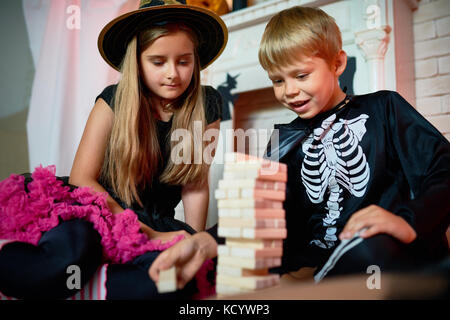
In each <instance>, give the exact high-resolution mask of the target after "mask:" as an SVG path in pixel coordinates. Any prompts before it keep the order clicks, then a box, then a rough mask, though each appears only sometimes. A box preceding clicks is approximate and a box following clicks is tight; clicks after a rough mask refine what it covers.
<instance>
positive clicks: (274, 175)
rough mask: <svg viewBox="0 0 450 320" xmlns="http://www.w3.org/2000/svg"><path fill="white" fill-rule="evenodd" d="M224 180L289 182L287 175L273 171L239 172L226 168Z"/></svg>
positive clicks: (250, 169)
mask: <svg viewBox="0 0 450 320" xmlns="http://www.w3.org/2000/svg"><path fill="white" fill-rule="evenodd" d="M223 178H224V179H227V180H234V179H261V180H270V181H281V182H286V181H287V173H286V172H280V171H273V170H269V169H267V170H263V169H257V168H246V167H243V168H240V169H239V170H230V169H229V168H225V170H224V172H223Z"/></svg>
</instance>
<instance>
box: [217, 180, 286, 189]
mask: <svg viewBox="0 0 450 320" xmlns="http://www.w3.org/2000/svg"><path fill="white" fill-rule="evenodd" d="M237 187H239V188H256V189H264V190H266V189H267V190H277V191H285V190H286V182H281V181H267V180H259V179H236V180H224V179H222V180H219V184H218V188H219V189H221V190H223V189H235V188H237Z"/></svg>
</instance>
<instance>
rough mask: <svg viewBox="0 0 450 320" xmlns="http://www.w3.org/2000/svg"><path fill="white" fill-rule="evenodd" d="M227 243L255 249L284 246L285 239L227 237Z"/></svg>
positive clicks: (230, 245)
mask: <svg viewBox="0 0 450 320" xmlns="http://www.w3.org/2000/svg"><path fill="white" fill-rule="evenodd" d="M225 244H226V245H227V246H228V247H242V248H254V249H263V248H283V240H267V239H242V238H241V239H239V238H236V239H235V238H228V239H225Z"/></svg>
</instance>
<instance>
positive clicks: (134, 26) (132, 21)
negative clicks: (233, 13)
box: [98, 5, 228, 71]
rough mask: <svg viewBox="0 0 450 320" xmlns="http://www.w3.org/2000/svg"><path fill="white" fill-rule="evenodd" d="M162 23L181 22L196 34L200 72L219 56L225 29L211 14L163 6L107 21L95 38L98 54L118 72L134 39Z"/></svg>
mask: <svg viewBox="0 0 450 320" xmlns="http://www.w3.org/2000/svg"><path fill="white" fill-rule="evenodd" d="M162 21H176V22H182V23H184V24H186V25H187V26H188V27H190V28H191V29H193V30H194V31H195V32H196V34H197V36H198V38H199V39H198V40H199V46H198V53H199V58H200V66H201V69H204V68H206V67H208V66H209V65H210V64H211V63H213V61H214V60H216V59H217V58H218V57H219V56H220V54H221V53H222V51H223V50H224V48H225V45H226V43H227V41H228V30H227V27H226V25H225V23H224V22H223V20H222V19H221V18H220V17H219V16H218V15H216V14H215V13H214V12H212V11H210V10H207V9H204V8H200V7H194V6H187V5H164V6H157V7H148V8H144V9H139V10H135V11H132V12H129V13H126V14H123V15H121V16H119V17H117V18H116V19H114V20H112V21H111V22H109V23H108V24H107V25H106V26H105V27H104V28H103V30H102V31H101V32H100V35H99V37H98V49H99V51H100V54H101V55H102V57H103V59H105V61H106V62H107V63H108V64H109V65H110V66H111V67H113V68H114V69H116V70H118V71H120V64H121V63H122V59H123V57H124V56H125V52H126V50H127V46H128V43H129V41H130V40H131V39H132V38H133V36H135V35H136V33H138V32H139V31H141V30H143V29H146V28H148V27H150V26H152V25H153V24H154V23H157V22H162Z"/></svg>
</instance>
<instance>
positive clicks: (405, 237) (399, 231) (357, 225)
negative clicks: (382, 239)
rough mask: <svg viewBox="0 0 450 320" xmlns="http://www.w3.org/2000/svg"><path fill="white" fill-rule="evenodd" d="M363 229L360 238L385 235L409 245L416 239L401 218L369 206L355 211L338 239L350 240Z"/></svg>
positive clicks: (409, 227)
mask: <svg viewBox="0 0 450 320" xmlns="http://www.w3.org/2000/svg"><path fill="white" fill-rule="evenodd" d="M365 227H367V228H368V229H367V230H365V231H363V232H361V234H360V236H361V237H362V238H369V237H372V236H374V235H376V234H379V233H386V234H388V235H390V236H392V237H394V238H396V239H398V240H400V241H401V242H403V243H411V242H412V241H414V239H416V237H417V234H416V232H415V231H414V229H413V228H412V227H411V225H410V224H409V223H408V222H406V221H405V220H404V219H403V218H402V217H400V216H398V215H395V214H393V213H392V212H390V211H387V210H385V209H383V208H381V207H379V206H377V205H370V206H368V207H366V208H364V209H361V210H358V211H356V212H355V213H354V214H353V215H352V216H351V217H350V219H349V220H348V222H347V224H346V225H345V227H344V229H343V230H342V232H341V234H340V235H339V239H340V240H344V239H350V238H351V237H352V236H353V235H354V234H355V233H356V232H357V231H359V230H361V229H363V228H365Z"/></svg>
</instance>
